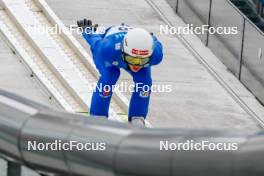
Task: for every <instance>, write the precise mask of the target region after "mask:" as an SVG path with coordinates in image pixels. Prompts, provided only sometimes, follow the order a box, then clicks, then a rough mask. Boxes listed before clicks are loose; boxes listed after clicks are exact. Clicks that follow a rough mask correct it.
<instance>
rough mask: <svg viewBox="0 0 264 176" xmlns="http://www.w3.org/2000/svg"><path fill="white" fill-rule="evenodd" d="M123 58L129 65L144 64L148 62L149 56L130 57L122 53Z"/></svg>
mask: <svg viewBox="0 0 264 176" xmlns="http://www.w3.org/2000/svg"><path fill="white" fill-rule="evenodd" d="M123 59H124V60H125V61H126V62H127V63H128V64H130V65H138V66H144V65H146V64H148V63H149V62H150V58H149V57H147V58H140V57H132V56H129V55H126V54H124V55H123Z"/></svg>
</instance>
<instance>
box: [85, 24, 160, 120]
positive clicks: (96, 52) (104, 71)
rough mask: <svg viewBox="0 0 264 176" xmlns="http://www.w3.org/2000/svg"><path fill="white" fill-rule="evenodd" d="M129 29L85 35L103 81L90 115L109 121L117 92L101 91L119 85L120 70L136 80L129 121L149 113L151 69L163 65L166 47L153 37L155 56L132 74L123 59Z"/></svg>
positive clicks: (92, 103)
mask: <svg viewBox="0 0 264 176" xmlns="http://www.w3.org/2000/svg"><path fill="white" fill-rule="evenodd" d="M128 28H130V27H129V26H127V25H123V24H122V25H120V26H112V27H109V28H107V29H106V30H105V32H104V33H100V34H97V33H89V34H88V33H87V32H86V33H83V37H84V38H85V40H86V41H87V42H88V44H89V45H90V48H91V52H92V55H93V60H94V63H95V65H96V67H97V69H98V70H99V73H100V78H99V81H98V83H97V88H96V90H94V93H93V96H92V102H91V107H90V114H91V115H94V116H106V117H108V110H109V106H110V101H111V97H112V92H113V90H112V89H111V90H103V91H102V89H99V87H104V86H108V88H109V87H112V86H114V85H115V84H116V82H117V80H118V78H119V76H120V68H123V69H124V70H126V71H127V72H128V73H130V75H131V76H132V77H133V81H134V83H135V85H138V86H135V87H134V92H133V94H132V97H131V101H130V105H129V113H128V118H129V119H128V120H129V121H131V117H134V116H137V117H144V118H146V116H147V113H148V106H149V100H150V93H151V90H150V91H147V92H146V89H143V87H144V85H146V86H149V87H151V86H152V79H151V66H152V65H157V64H159V63H160V62H161V61H162V58H163V52H162V44H161V43H160V42H159V41H158V39H157V38H156V37H155V36H153V41H154V52H153V54H152V56H151V57H150V58H151V61H150V63H149V64H148V65H145V66H144V68H142V69H141V70H140V71H138V72H132V71H131V70H130V69H129V67H128V64H127V63H126V62H125V61H124V60H123V59H122V42H123V38H124V36H125V35H126V33H127V31H128Z"/></svg>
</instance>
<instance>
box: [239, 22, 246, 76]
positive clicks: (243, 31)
mask: <svg viewBox="0 0 264 176" xmlns="http://www.w3.org/2000/svg"><path fill="white" fill-rule="evenodd" d="M245 28H246V19H245V18H243V29H242V41H241V52H240V56H239V70H238V79H239V80H241V71H242V65H243V53H244V42H245Z"/></svg>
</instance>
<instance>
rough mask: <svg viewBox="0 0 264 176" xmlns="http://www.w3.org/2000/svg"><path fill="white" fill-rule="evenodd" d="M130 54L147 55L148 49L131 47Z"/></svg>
mask: <svg viewBox="0 0 264 176" xmlns="http://www.w3.org/2000/svg"><path fill="white" fill-rule="evenodd" d="M132 54H135V55H139V56H147V55H149V50H137V49H132Z"/></svg>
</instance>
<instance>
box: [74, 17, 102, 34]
mask: <svg viewBox="0 0 264 176" xmlns="http://www.w3.org/2000/svg"><path fill="white" fill-rule="evenodd" d="M77 25H78V27H80V28H82V29H83V31H84V32H90V31H94V32H95V31H96V30H97V28H98V24H95V25H93V23H92V21H91V20H87V19H83V20H79V21H77Z"/></svg>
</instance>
